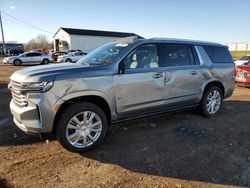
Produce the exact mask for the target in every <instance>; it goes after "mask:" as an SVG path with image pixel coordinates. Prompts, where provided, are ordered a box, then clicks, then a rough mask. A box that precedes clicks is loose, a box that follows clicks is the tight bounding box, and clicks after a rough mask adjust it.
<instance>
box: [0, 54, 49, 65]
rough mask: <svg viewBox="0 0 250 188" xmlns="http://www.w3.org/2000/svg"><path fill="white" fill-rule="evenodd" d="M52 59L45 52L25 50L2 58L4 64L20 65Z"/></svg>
mask: <svg viewBox="0 0 250 188" xmlns="http://www.w3.org/2000/svg"><path fill="white" fill-rule="evenodd" d="M52 61H53V59H52V58H51V56H49V55H47V54H41V53H38V52H25V53H23V54H20V55H18V56H10V57H6V58H4V59H3V63H5V64H13V65H22V64H32V63H36V64H37V63H39V64H48V63H50V62H52Z"/></svg>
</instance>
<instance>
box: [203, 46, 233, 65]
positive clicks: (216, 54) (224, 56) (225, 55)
mask: <svg viewBox="0 0 250 188" xmlns="http://www.w3.org/2000/svg"><path fill="white" fill-rule="evenodd" d="M203 48H204V50H205V51H206V53H207V55H208V56H209V58H210V60H211V61H212V62H213V63H232V62H233V59H232V56H231V54H230V52H229V51H228V49H227V48H226V47H216V46H203Z"/></svg>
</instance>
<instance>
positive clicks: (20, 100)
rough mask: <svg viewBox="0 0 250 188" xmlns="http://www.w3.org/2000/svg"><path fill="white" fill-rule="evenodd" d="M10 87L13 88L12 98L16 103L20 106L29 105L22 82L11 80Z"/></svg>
mask: <svg viewBox="0 0 250 188" xmlns="http://www.w3.org/2000/svg"><path fill="white" fill-rule="evenodd" d="M9 88H10V90H11V94H12V98H13V101H14V102H15V104H16V105H18V106H20V107H25V106H27V104H28V102H27V100H26V97H25V95H23V94H22V93H21V83H20V82H16V81H13V80H11V81H10V84H9Z"/></svg>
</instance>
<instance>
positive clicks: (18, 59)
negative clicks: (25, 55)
mask: <svg viewBox="0 0 250 188" xmlns="http://www.w3.org/2000/svg"><path fill="white" fill-rule="evenodd" d="M15 61H20V62H21V63H23V61H22V60H21V59H20V58H16V59H14V60H13V63H14V62H15Z"/></svg>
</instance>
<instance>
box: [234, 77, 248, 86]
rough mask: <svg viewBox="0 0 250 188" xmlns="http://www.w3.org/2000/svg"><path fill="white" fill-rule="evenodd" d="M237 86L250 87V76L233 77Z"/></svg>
mask: <svg viewBox="0 0 250 188" xmlns="http://www.w3.org/2000/svg"><path fill="white" fill-rule="evenodd" d="M235 80H236V83H237V85H238V86H243V87H250V78H241V77H235Z"/></svg>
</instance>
